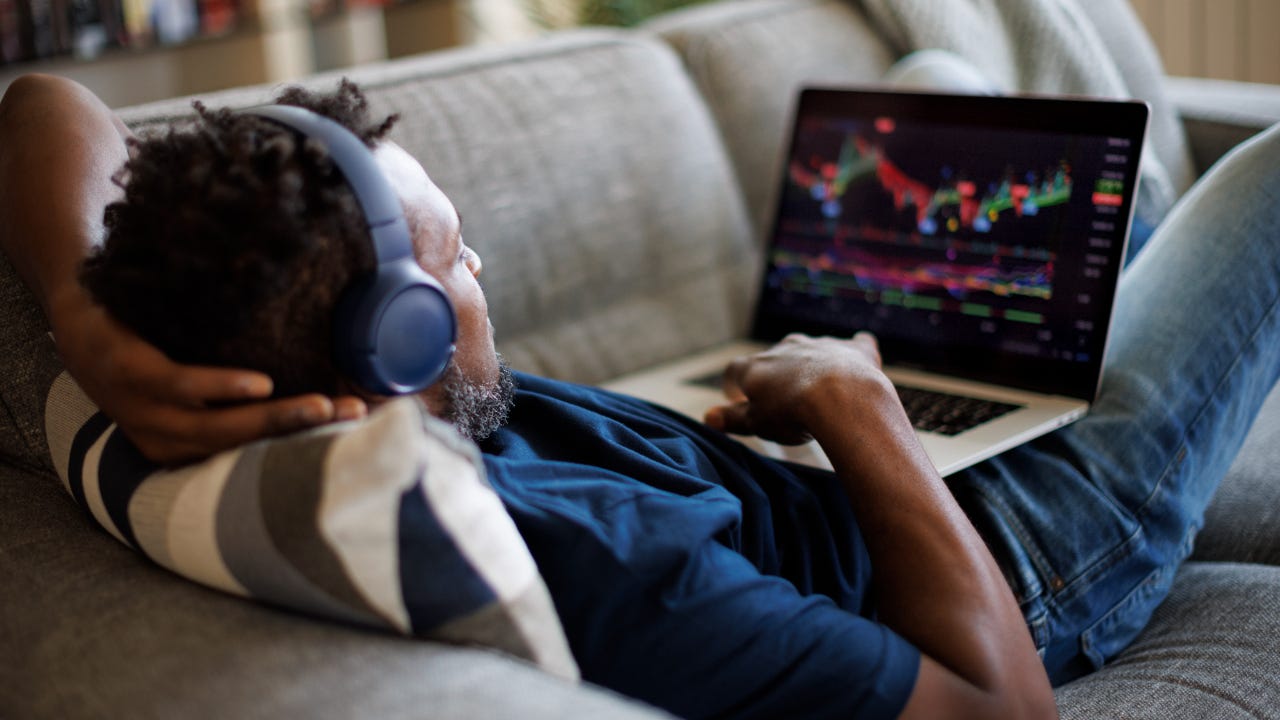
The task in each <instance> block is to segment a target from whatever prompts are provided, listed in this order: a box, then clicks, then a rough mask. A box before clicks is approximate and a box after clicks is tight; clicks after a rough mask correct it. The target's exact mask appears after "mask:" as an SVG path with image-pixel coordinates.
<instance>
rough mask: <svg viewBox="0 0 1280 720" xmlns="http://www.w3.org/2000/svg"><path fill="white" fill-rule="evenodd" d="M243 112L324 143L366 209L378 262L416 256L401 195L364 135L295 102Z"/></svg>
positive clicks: (382, 262) (366, 217)
mask: <svg viewBox="0 0 1280 720" xmlns="http://www.w3.org/2000/svg"><path fill="white" fill-rule="evenodd" d="M241 112H242V113H244V114H246V115H257V116H259V117H264V118H267V119H268V120H274V121H275V122H277V123H279V124H281V125H284V126H285V127H289V128H292V129H293V130H296V131H297V132H299V133H301V134H302V135H304V136H306V137H307V138H308V139H313V140H317V141H319V142H320V143H321V144H322V145H324V146H325V148H326V149H327V150H328V151H329V157H331V158H332V159H333V162H334V164H335V165H337V166H338V169H339V170H340V171H341V172H342V176H343V177H344V178H346V181H347V185H349V186H350V187H351V192H352V193H353V194H354V195H355V197H356V202H358V203H359V204H360V209H361V210H363V211H364V217H365V222H367V223H368V225H369V235H370V237H372V238H373V252H374V256H375V257H376V258H377V259H378V264H379V265H382V264H385V263H388V262H393V261H395V260H399V259H400V258H403V257H413V244H412V242H411V241H410V236H409V226H408V224H407V223H405V220H404V215H403V213H402V212H401V210H400V198H399V196H398V195H396V192H395V190H394V189H393V188H392V187H391V183H389V182H387V178H386V177H385V176H384V175H383V174H382V170H381V168H379V167H378V164H377V161H376V160H374V157H373V151H371V150H370V149H369V148H368V146H366V145H365V144H364V143H363V142H362V141H361V140H360V138H358V137H356V136H355V134H354V133H352V132H351V131H350V130H348V129H346V128H345V127H343V126H342V125H340V124H339V123H337V122H334V121H333V120H330V119H329V118H327V117H325V116H323V115H319V114H317V113H314V112H311V111H310V110H306V109H304V108H300V107H293V106H291V105H264V106H261V107H253V108H248V109H246V110H242V111H241Z"/></svg>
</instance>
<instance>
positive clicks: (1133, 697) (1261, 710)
mask: <svg viewBox="0 0 1280 720" xmlns="http://www.w3.org/2000/svg"><path fill="white" fill-rule="evenodd" d="M1278 587H1280V568H1277V567H1271V566H1262V565H1233V564H1228V563H1189V564H1187V565H1186V566H1184V567H1183V569H1182V570H1181V571H1180V572H1179V574H1178V577H1177V578H1176V579H1175V581H1174V585H1173V590H1172V591H1171V592H1170V594H1169V598H1168V599H1167V600H1166V601H1165V603H1164V604H1163V605H1161V606H1160V608H1159V609H1158V610H1157V611H1156V613H1155V617H1153V618H1152V620H1151V624H1150V625H1149V626H1148V627H1147V629H1146V630H1144V631H1143V633H1142V634H1141V635H1139V636H1138V639H1137V640H1135V641H1134V643H1133V645H1131V646H1130V647H1129V648H1128V649H1127V650H1125V652H1124V654H1122V655H1121V656H1120V657H1119V658H1117V659H1116V660H1115V661H1114V662H1112V663H1110V664H1109V665H1107V666H1106V667H1104V668H1102V669H1101V670H1099V671H1098V672H1096V673H1093V674H1092V675H1088V676H1086V677H1084V678H1082V679H1080V680H1077V681H1075V682H1073V683H1069V684H1067V685H1064V686H1063V687H1061V688H1058V690H1057V692H1056V696H1057V699H1058V707H1059V710H1060V711H1061V713H1062V718H1063V720H1086V719H1087V720H1111V719H1113V718H1114V719H1119V718H1124V719H1126V720H1148V719H1149V720H1202V719H1203V718H1213V720H1233V719H1234V718H1241V719H1242V720H1243V719H1245V718H1249V719H1256V718H1271V717H1276V712H1277V709H1276V706H1275V704H1274V702H1275V698H1276V697H1280V591H1278V590H1277V588H1278Z"/></svg>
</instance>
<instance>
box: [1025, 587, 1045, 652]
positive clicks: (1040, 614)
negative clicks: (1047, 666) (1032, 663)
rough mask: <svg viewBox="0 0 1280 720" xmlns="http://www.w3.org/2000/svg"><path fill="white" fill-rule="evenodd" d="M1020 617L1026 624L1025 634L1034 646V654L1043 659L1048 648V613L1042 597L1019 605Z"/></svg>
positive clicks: (1036, 597) (1038, 596)
mask: <svg viewBox="0 0 1280 720" xmlns="http://www.w3.org/2000/svg"><path fill="white" fill-rule="evenodd" d="M1019 609H1021V610H1022V617H1023V619H1024V620H1025V621H1026V623H1027V632H1029V633H1031V639H1032V641H1034V642H1035V645H1036V654H1038V655H1039V656H1040V659H1041V660H1043V659H1044V654H1045V649H1046V648H1047V647H1048V646H1049V612H1048V608H1046V607H1045V602H1044V597H1043V596H1041V595H1037V596H1035V597H1033V598H1031V599H1029V600H1025V601H1023V602H1022V603H1021V605H1020V608H1019Z"/></svg>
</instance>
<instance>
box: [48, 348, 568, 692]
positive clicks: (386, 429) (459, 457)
mask: <svg viewBox="0 0 1280 720" xmlns="http://www.w3.org/2000/svg"><path fill="white" fill-rule="evenodd" d="M45 426H46V433H47V436H48V440H49V450H50V453H51V454H52V458H53V463H54V467H55V468H56V469H57V472H58V475H59V476H60V477H61V478H62V481H63V484H64V485H65V486H66V489H67V491H68V492H69V493H70V494H71V495H72V496H73V497H74V498H75V500H76V502H77V503H79V504H80V505H81V506H82V507H84V508H85V509H87V510H88V511H89V513H90V514H91V515H92V516H93V518H94V520H96V521H97V522H98V524H99V525H101V526H102V527H103V528H104V529H105V530H106V531H107V532H109V533H111V534H112V535H114V536H115V537H116V539H118V540H120V541H121V542H123V543H125V544H127V545H129V546H130V547H132V548H134V549H135V550H138V551H140V552H141V553H143V554H144V555H146V556H147V557H148V558H150V559H151V560H153V561H155V562H156V563H158V564H160V565H162V566H164V567H166V568H168V569H170V570H172V571H174V572H176V573H178V574H179V575H182V576H184V577H186V578H189V579H191V580H195V581H196V582H199V583H202V584H204V585H207V586H209V587H212V588H216V589H218V590H223V591H225V592H229V593H233V594H235V595H240V596H243V597H248V598H253V599H256V600H260V601H263V602H267V603H272V604H275V605H279V606H283V607H285V608H289V609H293V610H298V611H302V612H305V613H309V614H312V615H318V616H321V617H325V618H330V619H334V620H340V621H345V622H350V623H355V624H358V625H363V626H368V627H375V628H382V629H387V630H392V631H395V632H399V633H403V634H407V635H415V636H422V637H430V638H434V639H439V640H445V641H450V642H459V643H469V644H479V645H484V646H488V647H493V648H497V649H500V650H503V651H506V652H508V653H510V654H512V655H515V656H518V657H521V658H524V659H527V660H529V661H532V662H534V663H536V664H537V665H539V666H540V667H542V668H543V669H545V670H547V671H548V672H551V673H553V674H555V675H558V676H561V677H564V678H567V679H570V680H576V679H577V678H578V669H577V666H576V664H575V663H574V661H573V657H572V655H571V654H570V652H569V649H568V643H567V642H566V640H565V637H564V632H563V630H562V629H561V626H560V621H559V619H558V618H557V617H556V614H555V608H554V607H553V605H552V603H551V598H550V595H549V594H548V593H547V589H546V586H545V584H544V583H543V581H542V578H541V576H540V575H538V571H537V568H536V566H535V565H534V562H533V558H532V557H531V556H530V554H529V551H528V548H527V547H525V544H524V541H523V540H522V539H521V537H520V535H519V534H518V533H517V531H516V528H515V524H514V523H513V522H512V521H511V518H510V516H508V515H507V513H506V509H505V508H504V507H503V506H502V502H501V501H500V500H499V499H498V496H497V495H496V494H495V493H494V492H493V490H492V489H491V488H490V487H489V485H488V483H487V482H486V481H485V479H484V466H483V464H482V462H481V461H480V458H479V453H478V451H477V450H476V448H475V446H474V445H472V444H471V443H469V442H467V441H466V440H464V439H463V438H462V437H461V436H459V435H458V434H457V433H456V432H455V431H454V429H453V428H452V426H450V425H448V424H447V423H445V422H443V421H440V420H438V419H436V418H434V417H432V416H431V415H430V414H429V413H427V412H426V409H425V407H424V406H423V405H422V403H421V402H420V401H419V400H417V399H416V398H412V397H405V398H399V399H397V400H395V401H392V402H389V403H387V404H385V405H383V406H382V407H380V408H378V409H377V410H375V411H374V412H373V413H371V414H370V415H369V417H367V418H365V419H364V420H360V421H357V422H351V423H344V424H340V425H331V426H327V427H323V428H318V429H316V430H312V431H308V432H305V433H299V434H296V435H292V436H288V437H283V438H276V439H271V440H264V441H260V442H256V443H253V444H250V445H246V446H244V447H241V448H237V449H235V450H230V451H227V452H224V453H221V454H219V455H215V456H214V457H212V458H209V459H208V460H206V461H204V462H202V463H199V464H195V465H189V466H185V467H182V468H177V469H163V468H157V467H156V466H154V465H152V464H151V463H149V462H148V461H147V460H146V459H145V458H143V457H142V456H141V454H140V453H139V452H138V451H137V450H136V449H135V448H134V447H133V445H132V444H131V443H129V441H128V440H127V439H126V438H125V437H124V435H123V434H122V433H120V432H118V431H117V429H116V426H115V424H113V423H111V422H110V420H108V419H107V418H106V417H105V416H104V415H103V414H102V413H100V412H99V411H98V409H97V408H96V407H94V406H93V404H92V402H91V401H90V400H89V399H88V397H87V396H85V395H84V393H83V392H82V391H81V390H80V388H79V387H78V386H77V385H76V384H75V382H74V381H73V380H72V379H71V377H70V375H68V374H67V373H65V372H64V373H63V374H62V375H61V376H59V377H58V379H57V380H56V381H55V382H54V383H53V386H52V388H51V389H50V391H49V395H48V398H47V401H46V410H45Z"/></svg>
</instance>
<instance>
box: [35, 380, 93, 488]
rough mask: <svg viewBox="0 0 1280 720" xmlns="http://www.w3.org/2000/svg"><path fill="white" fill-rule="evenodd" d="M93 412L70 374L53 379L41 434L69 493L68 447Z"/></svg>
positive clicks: (69, 462)
mask: <svg viewBox="0 0 1280 720" xmlns="http://www.w3.org/2000/svg"><path fill="white" fill-rule="evenodd" d="M96 412H98V408H97V406H95V405H94V404H93V401H92V400H90V399H89V396H87V395H85V394H84V391H83V390H81V389H80V386H79V385H77V384H76V381H75V380H72V379H71V375H70V374H69V373H67V372H65V371H63V372H62V374H60V375H58V377H56V378H54V381H53V384H52V385H51V386H50V387H49V394H48V396H46V398H45V404H44V434H45V437H46V438H48V443H49V455H50V456H51V457H52V459H53V467H54V469H55V470H57V472H58V477H59V478H61V479H62V486H63V487H64V488H65V489H66V491H67V492H68V493H69V492H71V485H70V483H69V482H68V480H67V477H68V471H69V466H70V464H71V444H72V443H73V442H74V441H75V439H76V433H77V432H79V431H80V428H81V427H83V426H84V424H85V423H86V422H88V421H89V418H91V417H93V414H94V413H96Z"/></svg>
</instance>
